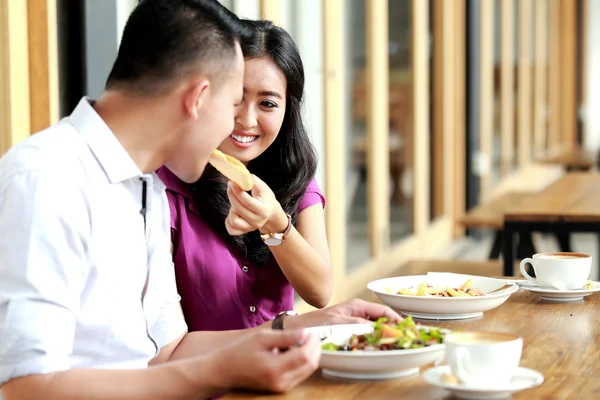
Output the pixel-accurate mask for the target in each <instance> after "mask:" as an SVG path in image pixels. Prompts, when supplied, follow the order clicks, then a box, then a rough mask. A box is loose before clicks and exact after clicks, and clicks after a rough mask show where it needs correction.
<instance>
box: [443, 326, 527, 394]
mask: <svg viewBox="0 0 600 400" xmlns="http://www.w3.org/2000/svg"><path fill="white" fill-rule="evenodd" d="M444 343H445V346H446V360H447V361H448V364H449V366H450V369H451V370H452V374H453V375H454V376H455V377H456V378H457V379H458V380H459V381H460V382H461V383H462V384H465V385H468V386H473V387H498V386H503V385H506V384H508V383H510V381H511V380H512V378H513V376H514V375H515V373H516V372H517V368H518V367H519V362H520V361H521V353H522V351H523V339H522V338H521V337H519V336H517V335H514V334H511V333H503V332H456V333H451V334H450V335H448V336H446V338H445V339H444Z"/></svg>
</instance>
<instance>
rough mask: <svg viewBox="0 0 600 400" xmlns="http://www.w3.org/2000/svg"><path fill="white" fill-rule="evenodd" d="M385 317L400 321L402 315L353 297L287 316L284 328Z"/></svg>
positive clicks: (349, 322)
mask: <svg viewBox="0 0 600 400" xmlns="http://www.w3.org/2000/svg"><path fill="white" fill-rule="evenodd" d="M381 317H386V318H387V319H388V320H390V321H401V320H402V317H401V316H400V315H399V314H398V313H396V312H395V311H394V310H392V309H391V308H389V307H388V306H384V305H382V304H378V303H373V302H369V301H364V300H360V299H353V300H350V301H346V302H344V303H340V304H338V305H335V306H332V307H327V308H324V309H322V310H317V311H311V312H309V313H306V314H303V315H298V316H293V317H287V318H286V319H285V322H284V326H285V328H288V329H289V328H300V327H305V328H308V327H311V326H319V325H336V324H364V323H368V322H370V321H375V320H377V319H378V318H381Z"/></svg>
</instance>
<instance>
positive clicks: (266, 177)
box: [193, 20, 317, 266]
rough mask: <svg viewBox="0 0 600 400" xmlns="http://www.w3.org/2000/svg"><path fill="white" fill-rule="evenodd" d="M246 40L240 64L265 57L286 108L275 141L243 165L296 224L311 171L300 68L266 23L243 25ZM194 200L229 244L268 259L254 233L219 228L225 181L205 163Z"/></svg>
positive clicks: (225, 209) (261, 261) (290, 47)
mask: <svg viewBox="0 0 600 400" xmlns="http://www.w3.org/2000/svg"><path fill="white" fill-rule="evenodd" d="M244 22H245V23H247V24H248V25H249V26H250V27H251V28H252V32H253V34H252V36H251V37H250V38H247V39H243V40H242V43H241V44H242V52H243V53H244V58H245V59H246V60H248V59H253V58H263V57H266V58H269V59H270V60H271V61H273V63H275V65H277V67H278V68H279V69H280V70H281V72H283V74H284V75H285V77H286V80H287V89H286V109H285V116H284V118H283V124H282V126H281V129H280V130H279V134H278V135H277V138H276V139H275V141H274V142H273V143H272V144H271V146H269V147H268V148H267V149H266V150H265V151H264V152H263V153H262V154H261V155H260V156H258V157H257V158H256V159H254V160H252V161H250V162H249V163H248V169H249V170H250V172H252V173H253V174H255V175H256V176H258V177H259V178H260V179H262V180H263V181H265V183H266V184H267V185H269V187H270V188H271V190H273V192H274V193H275V196H276V197H277V200H278V201H279V203H280V204H281V206H282V207H283V209H284V210H285V211H286V212H287V213H288V214H290V215H291V216H292V222H293V223H296V221H297V217H298V205H299V203H300V200H302V197H303V196H304V193H305V191H306V188H307V186H308V184H309V183H310V181H311V180H312V179H313V177H314V176H315V172H316V169H317V155H316V153H315V150H314V147H313V146H312V143H311V141H310V139H309V137H308V133H307V132H306V129H305V127H304V124H303V122H302V113H301V111H302V102H303V96H304V67H303V65H302V59H301V58H300V54H299V52H298V49H297V47H296V44H295V43H294V41H293V40H292V38H291V37H290V35H289V34H288V33H287V32H286V31H285V30H284V29H282V28H280V27H278V26H276V25H274V24H273V23H272V22H271V21H262V20H261V21H244ZM193 193H194V201H195V202H196V205H197V207H198V209H199V210H200V213H201V214H202V218H203V219H204V220H205V221H206V222H207V223H208V224H209V225H210V226H211V228H212V229H213V230H214V231H215V232H217V233H218V234H219V235H220V236H221V237H222V238H223V239H224V240H225V241H226V242H227V243H228V244H229V245H230V246H232V247H233V248H235V249H237V250H238V251H240V252H241V255H242V256H244V257H245V258H246V259H247V260H248V261H250V262H252V263H254V264H256V265H259V266H263V265H265V264H266V262H267V261H269V259H270V258H271V257H272V255H271V252H270V251H269V249H268V247H267V246H266V245H265V244H264V243H263V241H262V240H261V238H260V233H259V232H258V231H254V232H250V233H247V234H245V235H242V236H231V235H229V233H227V230H226V228H225V218H226V217H227V214H228V213H229V208H230V204H229V199H228V198H227V181H226V180H225V179H224V177H223V176H222V175H221V174H220V173H219V172H217V171H216V170H215V169H214V168H213V167H212V166H210V165H208V166H207V167H206V170H205V172H204V174H203V175H202V177H201V178H200V180H199V181H198V182H196V183H195V184H194V191H193Z"/></svg>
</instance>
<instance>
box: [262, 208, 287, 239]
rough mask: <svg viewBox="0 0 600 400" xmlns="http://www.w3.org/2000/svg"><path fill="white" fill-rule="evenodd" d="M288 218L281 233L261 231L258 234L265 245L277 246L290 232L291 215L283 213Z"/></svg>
mask: <svg viewBox="0 0 600 400" xmlns="http://www.w3.org/2000/svg"><path fill="white" fill-rule="evenodd" d="M285 215H286V216H287V219H288V224H287V228H285V231H283V232H282V233H263V234H261V235H260V238H261V239H262V241H263V242H264V243H265V244H266V245H267V246H279V245H280V244H281V243H283V241H284V240H285V237H286V236H287V235H288V233H290V229H292V216H291V215H290V214H287V213H286V214H285Z"/></svg>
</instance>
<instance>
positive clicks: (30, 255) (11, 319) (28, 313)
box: [0, 172, 90, 385]
mask: <svg viewBox="0 0 600 400" xmlns="http://www.w3.org/2000/svg"><path fill="white" fill-rule="evenodd" d="M57 175H60V174H54V175H51V174H50V173H38V172H36V173H22V174H20V175H17V176H15V177H11V178H9V179H8V180H6V181H5V182H0V200H1V204H2V206H1V207H0V385H2V384H3V383H5V382H7V381H9V380H11V379H13V378H17V377H21V376H25V375H31V374H45V373H50V372H55V371H61V370H67V369H69V368H70V367H71V354H72V351H73V341H74V336H75V326H76V318H77V314H78V311H79V305H80V298H81V292H82V290H83V287H84V285H85V282H86V280H87V274H88V270H89V263H88V260H87V254H88V242H89V238H90V223H89V221H90V218H89V211H88V210H89V208H88V206H89V204H88V203H87V201H86V196H85V195H84V192H83V189H82V188H81V187H79V186H78V185H77V184H76V183H74V182H73V180H72V179H67V178H65V177H64V176H57Z"/></svg>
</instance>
